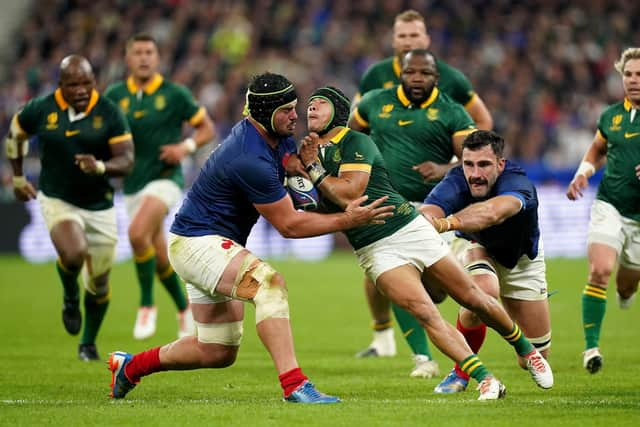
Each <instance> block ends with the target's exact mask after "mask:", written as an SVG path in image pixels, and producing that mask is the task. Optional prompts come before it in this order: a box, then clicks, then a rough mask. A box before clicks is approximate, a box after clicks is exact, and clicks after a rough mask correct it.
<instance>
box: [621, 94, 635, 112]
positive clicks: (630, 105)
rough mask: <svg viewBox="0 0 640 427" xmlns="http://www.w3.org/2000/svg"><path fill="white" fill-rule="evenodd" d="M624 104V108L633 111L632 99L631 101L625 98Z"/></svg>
mask: <svg viewBox="0 0 640 427" xmlns="http://www.w3.org/2000/svg"><path fill="white" fill-rule="evenodd" d="M622 105H623V106H624V109H625V110H627V112H629V111H631V109H632V108H633V104H632V103H631V101H629V98H626V97H625V98H624V103H623V104H622Z"/></svg>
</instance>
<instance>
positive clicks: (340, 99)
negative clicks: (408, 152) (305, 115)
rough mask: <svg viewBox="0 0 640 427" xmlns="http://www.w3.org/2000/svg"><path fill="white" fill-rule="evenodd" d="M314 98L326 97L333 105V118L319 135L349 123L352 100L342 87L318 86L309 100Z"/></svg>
mask: <svg viewBox="0 0 640 427" xmlns="http://www.w3.org/2000/svg"><path fill="white" fill-rule="evenodd" d="M314 98H322V99H325V100H327V101H328V102H329V103H330V104H331V106H332V107H333V115H332V117H331V120H329V123H327V125H326V126H325V127H324V129H322V130H321V131H320V132H318V134H319V135H324V134H325V133H327V132H329V131H330V130H331V129H333V128H334V127H336V126H346V125H347V122H348V121H349V113H350V106H351V101H350V100H349V98H347V96H346V95H345V94H344V93H342V91H341V90H340V89H338V88H335V87H333V86H324V87H321V88H318V89H316V90H315V92H313V93H312V94H311V96H310V97H309V101H311V100H312V99H314Z"/></svg>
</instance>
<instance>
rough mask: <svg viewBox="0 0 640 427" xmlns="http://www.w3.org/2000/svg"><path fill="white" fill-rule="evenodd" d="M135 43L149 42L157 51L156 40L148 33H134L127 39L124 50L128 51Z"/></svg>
mask: <svg viewBox="0 0 640 427" xmlns="http://www.w3.org/2000/svg"><path fill="white" fill-rule="evenodd" d="M135 42H151V43H153V44H154V45H155V46H156V49H158V42H157V41H156V39H155V38H154V37H153V36H152V35H151V34H149V33H136V34H134V35H132V36H131V37H129V38H128V39H127V44H126V50H129V48H130V47H131V45H132V44H134V43H135Z"/></svg>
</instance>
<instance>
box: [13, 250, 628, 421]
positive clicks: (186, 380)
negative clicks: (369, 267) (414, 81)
mask: <svg viewBox="0 0 640 427" xmlns="http://www.w3.org/2000/svg"><path fill="white" fill-rule="evenodd" d="M273 265H274V266H275V267H276V268H277V269H278V270H279V271H281V272H282V273H283V274H284V275H285V277H286V279H287V282H288V285H289V290H290V292H289V295H290V301H291V318H292V322H293V328H294V335H295V340H296V349H297V355H298V360H299V362H300V365H301V367H302V368H303V369H304V371H305V373H306V374H307V375H309V376H310V378H312V380H313V381H314V382H315V383H316V384H317V386H318V388H319V389H321V390H322V391H325V392H327V393H333V394H336V395H338V396H340V397H341V398H342V399H343V403H342V404H339V405H330V406H320V407H311V406H304V405H303V406H300V405H291V404H285V403H283V402H282V401H281V400H280V396H281V390H280V387H279V385H278V381H277V376H276V373H275V371H274V368H273V366H272V364H271V361H270V359H269V357H268V355H267V353H266V351H265V350H264V349H263V347H262V346H261V344H260V342H259V340H258V339H257V337H256V334H255V328H254V320H253V318H254V316H253V309H252V308H251V307H247V316H246V317H247V320H246V323H245V336H244V339H243V344H242V347H241V350H240V354H239V357H238V361H237V362H236V364H235V365H234V366H232V367H230V368H227V369H222V370H199V371H190V372H165V373H160V374H155V375H152V376H149V377H146V378H144V379H143V381H142V383H141V384H140V385H139V386H138V387H137V388H136V389H135V390H134V391H133V392H132V393H131V394H130V395H129V397H128V398H127V399H125V400H122V401H112V400H111V399H109V398H108V397H107V394H108V391H109V390H108V385H109V381H110V375H109V372H108V371H107V369H106V365H105V364H104V363H83V362H80V361H78V360H77V359H76V349H77V338H74V337H70V336H68V335H67V334H66V333H65V332H64V329H63V327H62V324H61V320H60V310H61V286H60V284H59V283H58V279H57V276H56V272H55V268H54V265H53V263H49V264H38V265H32V264H27V263H25V262H24V261H23V260H21V259H20V258H18V257H0V304H1V310H0V324H1V325H2V327H1V328H0V342H1V343H2V344H1V345H0V348H1V351H0V363H1V366H2V369H0V386H1V387H0V425H52V424H53V425H153V426H157V425H158V426H164V425H175V426H180V425H187V424H188V425H190V426H196V425H225V426H226V425H234V426H235V425H237V426H289V425H291V426H293V425H296V426H305V425H331V426H353V425H356V426H357V425H361V426H383V425H384V426H388V425H397V426H405V425H429V426H442V425H447V426H449V425H450V426H467V425H468V426H477V425H488V426H491V427H494V426H523V425H531V426H540V425H545V426H556V425H577V426H584V425H608V426H611V427H613V426H616V427H618V426H638V425H640V391H639V387H640V363H639V362H640V357H639V354H640V344H639V342H640V328H638V325H639V324H640V315H639V313H640V304H637V305H636V306H634V307H633V308H632V309H631V310H628V311H621V310H619V309H618V308H617V306H616V304H615V296H614V292H613V289H611V290H610V291H609V301H610V303H609V307H608V308H609V309H608V313H607V317H606V321H605V326H604V330H603V339H602V342H601V346H602V348H603V352H604V355H605V367H604V369H603V371H602V372H601V373H599V374H597V375H593V376H591V375H589V374H587V373H586V372H585V371H584V369H583V368H582V365H581V362H582V361H581V352H582V350H583V348H582V346H583V343H582V333H581V324H580V292H581V290H582V288H583V284H584V281H585V277H586V274H587V265H586V262H585V261H584V260H550V261H549V262H548V279H549V284H550V288H551V289H552V290H558V291H559V292H558V293H557V294H555V295H553V296H552V297H551V307H552V323H553V348H552V357H551V363H552V365H553V368H554V372H555V381H556V384H555V386H554V388H553V389H552V390H550V391H542V390H540V389H538V388H537V387H536V386H535V385H534V384H533V382H532V381H531V379H530V378H529V375H528V373H526V372H525V371H522V370H521V369H520V368H519V367H518V366H517V363H516V361H515V357H514V354H513V351H512V350H511V348H510V347H509V346H508V345H506V344H505V343H504V342H503V341H502V340H501V339H500V338H498V337H497V336H496V334H495V333H492V332H490V333H489V334H488V339H487V342H486V344H485V347H484V348H483V349H482V351H481V353H480V355H481V357H482V359H483V361H484V362H485V363H486V364H487V365H488V367H489V368H490V370H492V371H493V372H494V373H495V374H496V375H497V376H498V377H499V378H500V379H501V380H502V381H503V382H504V383H505V384H506V385H507V388H508V393H507V398H506V399H505V400H503V401H498V402H478V401H476V398H477V392H476V391H474V390H472V389H470V390H468V391H467V392H465V393H461V394H458V395H454V396H440V395H436V394H434V393H433V392H432V389H433V387H434V386H435V385H436V383H437V382H438V380H439V379H431V380H417V379H411V378H409V376H408V373H409V371H410V368H411V366H412V362H411V360H410V353H409V350H408V347H407V346H406V345H405V344H404V343H403V342H402V340H401V338H399V337H400V334H399V333H398V332H396V340H397V341H398V349H399V355H398V357H395V358H390V359H381V360H357V359H355V358H354V357H353V355H354V353H355V352H356V351H358V350H360V349H362V348H363V347H364V346H366V345H367V344H368V343H369V341H370V338H371V333H370V331H369V329H368V326H369V319H368V314H367V313H368V312H367V309H366V307H365V302H364V294H363V291H362V285H361V282H362V278H361V274H360V272H359V269H358V267H357V265H356V262H355V258H354V256H353V255H351V254H349V253H338V254H335V255H333V256H332V257H331V258H330V259H328V260H326V261H323V262H320V263H303V262H299V261H297V262H292V261H277V262H276V261H274V262H273ZM133 274H134V273H133V267H132V264H131V263H124V264H119V265H117V266H116V267H115V268H114V271H113V275H112V286H113V299H112V302H111V306H110V308H109V312H108V314H107V318H106V320H105V324H104V325H103V329H102V332H101V335H100V336H99V337H98V349H99V351H100V353H101V355H102V356H103V357H106V355H107V353H108V352H109V351H112V350H117V349H122V350H127V351H130V352H138V351H141V350H144V349H146V348H149V347H152V346H158V345H162V344H164V343H167V342H169V341H171V340H172V339H173V338H174V334H175V332H176V331H175V329H176V324H175V318H174V309H173V307H172V304H171V302H170V301H169V299H168V297H167V296H166V294H165V292H164V291H163V290H162V289H160V287H159V286H156V301H157V303H158V305H159V320H158V333H157V335H156V336H155V337H153V338H152V339H150V340H149V341H146V342H137V341H134V340H133V338H132V336H131V332H132V327H133V322H134V319H135V310H136V303H137V298H138V297H137V296H138V291H137V285H136V283H135V280H134V276H133ZM441 308H442V310H443V312H444V313H445V316H446V317H447V318H448V319H449V320H451V321H452V322H453V321H454V320H455V306H454V304H453V303H452V302H451V301H449V300H448V301H446V302H445V303H444V304H442V306H441ZM435 355H436V359H437V361H438V362H439V363H440V367H441V370H442V371H443V374H444V373H446V371H448V369H449V368H450V366H451V363H450V362H449V361H448V360H447V359H446V358H445V357H444V356H443V355H442V354H440V353H438V352H437V350H436V352H435Z"/></svg>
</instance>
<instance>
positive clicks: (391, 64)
mask: <svg viewBox="0 0 640 427" xmlns="http://www.w3.org/2000/svg"><path fill="white" fill-rule="evenodd" d="M430 45H431V38H430V36H429V34H428V33H427V28H426V24H425V21H424V18H423V16H422V15H421V14H420V13H418V12H416V11H415V10H406V11H404V12H402V13H400V14H398V15H397V16H396V17H395V19H394V23H393V34H392V47H393V49H394V55H393V56H391V57H389V58H386V59H384V60H382V61H380V62H377V63H375V64H373V65H372V66H371V67H370V68H369V69H368V70H367V71H366V72H365V74H364V75H363V76H362V78H361V80H360V84H359V93H358V94H357V95H356V100H358V101H359V100H360V98H361V96H363V95H364V94H366V93H367V92H369V91H371V90H374V89H381V88H390V87H395V86H397V85H398V84H400V82H401V71H402V67H401V62H402V58H403V56H404V55H406V54H407V52H409V51H410V50H413V49H428V48H429V46H430ZM436 67H437V70H438V74H439V78H438V89H439V90H440V91H441V92H444V93H446V94H447V95H448V96H449V97H451V98H452V99H453V100H454V101H455V102H457V103H459V104H461V105H463V106H464V108H465V109H466V111H467V113H469V115H470V116H471V118H472V119H473V120H474V121H475V123H476V126H477V128H478V129H483V130H491V128H492V127H493V118H492V117H491V114H490V113H489V111H488V110H487V108H486V106H485V104H484V102H483V101H482V99H481V98H480V97H479V96H478V94H477V93H476V92H475V91H474V90H473V87H472V86H471V83H470V82H469V80H468V79H467V78H466V77H465V75H464V74H463V73H462V72H460V71H459V70H457V69H456V68H454V67H451V66H450V65H448V64H446V63H445V62H443V61H441V60H439V59H436ZM398 131H399V132H402V129H398ZM396 153H397V151H395V150H386V152H385V153H383V155H384V156H385V159H387V162H389V161H390V160H393V158H394V156H395V154H396ZM400 154H401V153H400ZM450 160H451V159H445V160H441V163H444V164H446V163H449V161H450ZM387 166H388V167H389V170H390V172H391V176H394V175H395V173H396V170H394V166H393V164H390V163H387ZM432 166H436V165H435V164H434V163H428V164H424V165H423V168H424V170H425V172H427V168H430V167H432ZM401 194H403V195H404V196H405V197H409V195H408V194H404V193H403V192H402V191H401ZM409 200H412V201H416V202H418V201H421V200H417V199H416V200H414V199H412V198H409ZM365 293H366V295H367V301H368V303H369V308H370V311H371V314H372V316H373V318H374V321H373V325H374V326H373V328H374V339H373V342H372V343H371V345H370V346H369V347H368V348H367V349H365V350H364V351H361V352H359V353H358V355H357V356H360V357H362V356H393V355H395V341H394V338H393V328H392V327H391V323H390V313H389V302H388V300H387V299H386V298H385V297H384V296H381V295H379V293H378V292H377V291H376V290H375V288H374V286H373V284H372V283H371V281H369V280H367V279H365ZM393 311H394V314H395V316H396V319H397V321H398V326H400V329H401V330H402V331H403V333H404V334H405V339H406V340H407V343H408V344H409V346H410V347H411V350H412V352H413V353H414V360H415V362H416V367H415V369H414V370H413V371H412V372H411V376H412V377H422V378H430V377H432V376H433V375H437V374H438V369H437V365H436V364H435V363H434V362H433V361H432V355H431V352H430V351H429V346H428V342H427V339H426V336H425V334H424V333H423V332H422V329H421V328H420V325H419V324H418V322H417V321H416V320H415V319H413V318H412V317H411V316H409V315H408V314H407V313H406V312H404V311H403V310H401V309H398V308H397V307H394V310H393Z"/></svg>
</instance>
